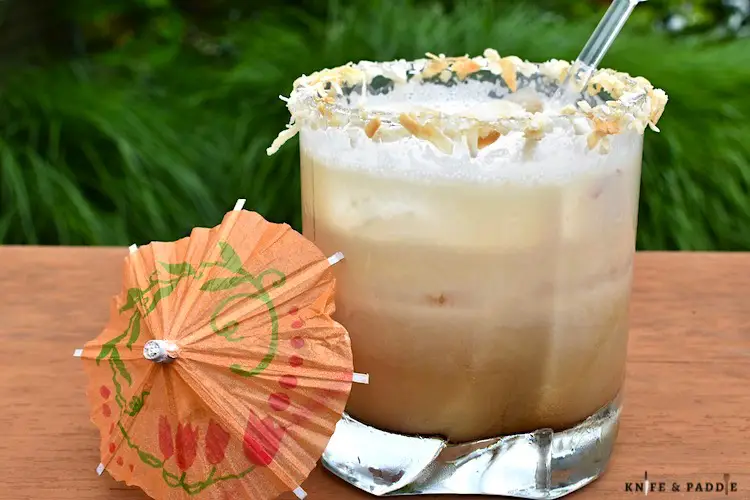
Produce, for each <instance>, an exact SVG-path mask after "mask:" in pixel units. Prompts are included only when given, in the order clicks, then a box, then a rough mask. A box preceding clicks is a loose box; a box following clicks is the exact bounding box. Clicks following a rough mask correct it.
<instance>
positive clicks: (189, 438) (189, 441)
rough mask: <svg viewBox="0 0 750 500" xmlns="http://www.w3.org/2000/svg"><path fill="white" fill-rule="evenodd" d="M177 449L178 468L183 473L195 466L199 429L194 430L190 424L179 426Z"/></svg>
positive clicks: (176, 438) (176, 441)
mask: <svg viewBox="0 0 750 500" xmlns="http://www.w3.org/2000/svg"><path fill="white" fill-rule="evenodd" d="M175 448H176V451H177V467H179V468H180V469H181V470H182V471H186V470H188V469H189V468H190V467H191V466H192V465H193V462H194V461H195V456H196V454H197V453H198V428H197V427H196V428H193V427H191V425H190V424H185V425H182V424H177V435H176V436H175Z"/></svg>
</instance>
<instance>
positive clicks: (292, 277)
mask: <svg viewBox="0 0 750 500" xmlns="http://www.w3.org/2000/svg"><path fill="white" fill-rule="evenodd" d="M321 264H324V266H325V267H323V268H322V269H321V271H320V273H319V274H318V273H310V274H312V275H313V276H315V278H313V276H308V275H307V271H309V270H311V269H313V270H314V268H315V267H318V266H321ZM329 267H330V266H329V264H328V261H327V260H322V261H316V262H312V263H310V264H308V265H307V266H305V267H302V268H300V269H297V270H295V271H293V272H292V273H290V274H289V275H288V276H287V280H286V285H288V286H287V287H285V289H281V288H279V290H280V291H279V292H278V293H276V294H274V288H273V287H263V288H262V289H260V290H258V292H257V293H254V294H248V297H247V298H250V297H253V296H254V295H263V294H267V295H268V296H269V302H271V303H272V304H273V302H274V300H275V299H276V298H280V297H283V296H284V295H287V292H286V288H288V289H296V288H298V287H300V286H303V285H304V283H305V282H307V281H313V279H315V281H316V282H317V281H318V280H319V279H320V275H322V274H323V272H324V271H325V270H327V269H328V268H329ZM292 285H294V286H292ZM241 295H245V294H236V296H241ZM289 295H290V296H289V298H287V299H286V300H284V301H283V302H281V303H280V304H278V305H274V306H273V308H274V309H278V308H279V307H281V306H283V305H284V304H287V303H288V302H290V301H292V300H294V298H295V296H294V295H291V294H289ZM243 304H245V300H237V301H235V302H234V303H233V304H231V305H230V306H229V307H228V308H227V309H225V310H224V311H222V313H221V314H220V315H218V316H217V317H216V319H218V318H221V317H226V316H227V315H229V314H230V313H232V312H236V311H237V310H239V309H240V308H241V306H242V305H243ZM267 309H268V307H267V305H266V304H265V303H264V307H253V308H252V309H250V310H249V311H247V313H246V314H244V315H240V316H239V317H238V318H236V319H234V320H233V321H235V322H236V323H237V324H240V323H242V322H244V321H247V320H248V319H250V318H253V317H255V315H256V313H258V314H260V313H261V312H264V311H265V310H267ZM267 323H270V321H268V322H264V323H262V324H261V326H263V325H266V324H267ZM209 325H210V324H209ZM214 334H216V332H215V331H214V330H213V328H210V326H209V328H206V327H205V326H203V327H200V328H198V329H197V330H195V331H194V332H192V333H190V334H188V335H187V336H185V337H183V338H182V342H183V343H184V345H194V344H198V343H200V342H203V341H205V340H206V339H208V338H210V337H211V336H212V335H214ZM266 334H267V332H263V335H266ZM260 335H261V334H258V336H260Z"/></svg>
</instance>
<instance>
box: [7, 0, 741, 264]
mask: <svg viewBox="0 0 750 500" xmlns="http://www.w3.org/2000/svg"><path fill="white" fill-rule="evenodd" d="M572 4H573V3H572V2H561V1H560V2H555V1H547V0H539V1H537V2H533V3H526V2H501V1H499V0H494V1H493V0H469V1H466V2H464V3H456V2H447V1H444V2H440V1H438V0H421V1H420V0H390V1H388V0H372V1H369V2H363V1H357V2H347V3H344V2H338V1H325V0H308V1H303V0H301V1H297V2H285V3H284V4H275V3H273V2H268V4H267V5H266V6H259V4H257V3H253V4H252V6H251V5H250V4H249V3H248V2H240V1H238V0H210V1H209V0H204V1H198V0H127V1H122V2H100V1H94V0H70V1H69V2H66V5H65V7H64V8H63V7H61V6H59V5H58V3H57V2H53V1H52V0H35V1H34V2H31V1H29V0H14V1H9V2H4V3H2V2H0V6H3V7H2V8H0V55H2V57H1V58H0V66H2V73H0V74H1V75H2V76H0V127H2V133H0V241H2V242H3V243H41V244H99V245H124V244H129V243H132V242H135V243H139V244H142V243H145V242H148V241H151V240H171V239H175V238H179V237H181V236H184V235H185V234H187V233H188V231H189V230H190V228H192V227H193V226H213V225H215V224H217V223H218V222H219V221H220V220H221V217H222V215H223V214H224V212H225V211H226V210H228V209H229V208H231V205H232V204H233V202H234V201H235V200H236V199H237V198H247V200H248V203H247V205H246V206H247V208H249V209H253V210H257V211H258V212H260V213H262V214H263V215H265V216H266V217H267V218H269V219H271V220H275V221H287V222H289V223H291V224H292V225H294V226H295V227H297V228H299V222H300V214H299V208H300V207H299V172H298V169H299V160H298V148H297V145H296V141H293V142H290V143H289V144H287V145H286V146H285V147H284V148H282V150H281V151H280V152H279V153H277V154H276V155H274V156H273V157H271V158H269V157H267V156H266V154H265V148H266V147H267V146H268V145H269V144H270V143H271V141H272V140H273V139H274V137H275V136H276V133H277V132H278V131H279V130H281V129H282V128H283V126H284V124H285V123H286V122H287V120H288V114H287V111H286V108H285V107H284V105H283V103H282V102H281V101H280V100H279V99H278V95H279V94H288V92H289V91H290V88H291V83H292V81H293V80H294V79H295V78H296V77H297V76H299V75H301V74H303V73H306V74H309V73H310V72H312V71H314V70H316V69H320V68H323V67H331V66H335V65H339V64H342V63H345V62H347V61H353V60H360V59H371V60H385V59H393V58H401V57H404V58H413V57H419V56H421V55H422V54H424V52H426V51H432V52H444V53H446V54H463V53H471V54H477V53H481V51H482V50H483V49H484V48H485V47H489V46H492V47H495V48H497V49H498V50H500V52H501V53H503V54H516V55H519V56H521V57H523V58H527V59H530V60H545V59H548V58H551V57H557V58H567V59H572V58H574V57H575V56H576V53H577V51H578V50H579V49H580V48H581V46H582V45H583V43H584V42H585V40H586V38H587V37H588V35H589V34H590V33H591V31H592V29H593V27H594V26H595V25H596V23H597V22H598V18H599V17H600V16H601V13H602V12H603V10H604V8H606V4H603V3H602V2H598V1H593V0H592V1H590V2H588V3H587V2H575V5H576V6H579V7H580V6H586V7H587V9H588V10H585V9H584V10H575V9H570V8H569V7H570V6H571V5H572ZM714 4H716V2H713V3H712V2H692V5H693V7H694V8H697V7H698V6H706V9H708V8H709V7H710V6H715V5H714ZM566 5H567V6H568V7H566ZM675 5H676V4H673V3H670V2H665V1H663V0H662V1H660V0H650V1H649V2H648V3H647V4H644V5H643V6H641V7H639V8H638V10H637V11H636V13H635V14H634V16H633V19H632V20H631V22H630V23H629V24H628V26H627V27H626V29H625V30H624V32H623V34H622V35H621V36H620V38H619V39H618V40H617V42H616V43H615V45H614V46H613V48H612V49H611V51H610V53H609V54H608V55H607V57H606V59H605V61H604V64H605V65H607V66H610V67H614V68H617V69H620V70H623V71H627V72H630V73H631V74H638V75H644V76H646V77H647V78H649V79H650V80H651V81H652V82H653V83H654V84H655V85H656V86H658V87H661V88H664V89H665V90H666V91H667V92H668V93H669V95H670V99H671V100H670V103H669V105H668V106H667V111H666V113H665V115H664V117H663V119H662V121H661V122H660V124H659V125H660V127H661V129H662V133H661V134H654V133H651V132H647V137H646V146H645V151H644V169H643V189H642V197H641V215H640V221H639V225H640V227H639V240H638V246H639V247H640V248H647V249H723V250H735V249H744V250H750V232H748V231H743V229H744V228H745V227H747V226H748V224H750V196H748V192H749V191H750V141H747V137H750V100H748V99H747V98H746V97H745V95H746V93H747V89H748V88H750V40H748V39H747V38H743V37H742V36H741V33H740V31H737V30H736V31H735V32H733V33H734V35H733V36H731V37H730V36H725V35H721V36H717V32H718V31H720V30H721V28H720V27H721V23H722V22H724V21H722V20H721V19H720V18H719V17H717V18H716V19H715V21H712V22H713V24H712V26H713V28H711V29H695V30H694V31H690V32H688V31H684V30H683V31H682V35H680V36H676V35H675V33H674V30H672V31H670V30H667V29H666V28H665V26H666V25H665V24H664V22H663V21H664V20H665V19H667V17H668V16H669V15H672V13H673V12H674V11H675V10H674V9H675V8H676V7H675ZM647 6H648V8H646V7H647ZM579 7H576V9H578V8H579ZM659 9H661V10H659ZM21 21H23V22H21ZM24 23H27V24H24ZM660 23H661V24H660ZM19 26H20V27H22V28H23V29H21V28H19ZM4 27H8V28H9V29H7V30H4V29H3V28H4ZM10 28H13V29H10ZM717 30H718V31H717ZM19 48H23V50H20V49H19Z"/></svg>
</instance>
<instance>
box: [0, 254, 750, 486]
mask: <svg viewBox="0 0 750 500" xmlns="http://www.w3.org/2000/svg"><path fill="white" fill-rule="evenodd" d="M126 252H127V250H126V249H124V248H65V247H0V320H1V322H0V342H1V343H0V346H1V347H2V348H1V349H0V367H2V368H0V369H1V370H2V377H0V398H1V399H0V401H1V402H2V405H3V410H2V412H0V471H2V473H1V474H0V499H2V500H26V499H31V500H41V499H45V500H46V499H60V500H105V499H107V500H109V499H111V500H144V499H145V498H146V497H145V495H144V494H143V493H141V492H140V491H139V490H137V489H133V488H128V487H126V486H124V485H122V484H120V483H117V482H115V481H114V480H112V479H111V478H110V477H109V476H108V475H107V474H105V475H104V476H102V477H97V475H96V473H95V472H94V469H95V467H96V465H97V464H98V463H99V457H98V456H97V439H98V435H97V431H96V429H95V428H94V427H93V425H92V424H91V423H90V422H89V417H88V409H87V406H86V399H85V395H84V385H85V384H84V373H83V368H82V366H81V362H80V360H78V359H75V358H73V357H72V353H73V350H74V349H75V348H78V347H81V346H82V345H83V343H84V342H86V341H87V340H89V339H91V338H93V337H94V336H96V335H97V334H98V332H99V331H100V329H101V328H102V327H103V325H104V323H105V321H106V319H107V315H108V312H109V310H108V306H109V300H110V296H111V295H114V294H115V293H117V291H118V287H119V286H120V283H121V281H120V278H121V270H122V258H123V257H124V256H125V254H126ZM631 317H632V323H631V324H632V329H631V336H630V346H629V361H628V371H627V382H626V388H625V409H624V414H623V419H622V425H621V429H620V435H619V439H618V442H617V446H616V448H615V454H614V456H613V458H612V461H611V463H610V466H609V469H608V471H607V472H606V473H605V474H604V476H602V477H601V478H600V479H599V480H598V481H596V482H594V483H593V484H592V485H590V486H588V487H587V488H585V489H584V490H582V491H580V492H577V493H574V494H572V495H570V496H569V497H567V498H571V499H574V500H589V499H600V498H601V499H608V500H609V499H615V500H616V499H625V498H635V497H637V496H639V495H643V493H642V492H639V493H636V492H627V491H626V483H628V482H631V483H637V482H640V481H643V478H644V473H645V472H646V471H648V478H649V480H650V481H651V483H655V484H656V486H655V488H656V489H657V490H658V489H659V483H660V482H664V483H665V490H666V491H665V492H663V493H660V492H658V491H655V492H653V493H651V494H650V495H651V496H653V495H656V497H657V498H665V499H677V498H696V499H703V498H722V497H725V496H726V494H725V493H724V492H722V493H716V492H710V493H706V492H696V489H697V486H695V485H696V484H697V483H706V482H713V483H716V482H724V480H725V479H724V475H725V474H729V475H730V476H729V482H730V483H736V489H737V491H736V492H731V493H729V495H728V496H727V497H728V498H737V499H743V500H750V254H701V253H641V254H639V255H638V256H637V258H636V279H635V284H634V292H633V304H632V309H631ZM672 483H678V485H679V486H680V491H679V492H673V491H672ZM687 483H692V484H693V488H692V491H691V492H688V491H686V488H687V487H688V484H687ZM303 487H304V488H305V490H307V492H308V494H309V497H308V498H310V499H311V500H314V499H325V500H329V499H342V500H355V499H366V498H372V497H370V496H368V495H366V494H364V493H362V492H359V491H358V490H356V489H354V488H352V487H350V486H348V485H346V484H345V483H343V482H341V481H339V480H337V479H335V478H333V477H332V476H331V475H330V474H328V473H327V472H325V471H322V470H320V468H318V469H316V470H315V471H314V472H313V473H312V475H311V476H310V478H309V479H308V480H307V482H305V484H304V485H303ZM633 487H634V485H633ZM282 498H283V499H284V500H291V499H292V498H294V497H293V496H292V495H291V494H289V495H284V496H283V497H282ZM423 498H424V497H423ZM430 498H447V497H445V496H443V497H430ZM462 498H465V499H467V500H468V498H470V497H462Z"/></svg>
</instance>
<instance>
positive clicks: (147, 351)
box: [143, 340, 178, 363]
mask: <svg viewBox="0 0 750 500" xmlns="http://www.w3.org/2000/svg"><path fill="white" fill-rule="evenodd" d="M177 352H178V348H177V346H176V345H175V344H174V343H172V342H169V341H168V340H149V341H148V342H146V345H144V346H143V357H144V358H146V359H148V360H149V361H153V362H154V363H171V362H172V361H174V360H175V358H176V357H177Z"/></svg>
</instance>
